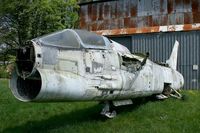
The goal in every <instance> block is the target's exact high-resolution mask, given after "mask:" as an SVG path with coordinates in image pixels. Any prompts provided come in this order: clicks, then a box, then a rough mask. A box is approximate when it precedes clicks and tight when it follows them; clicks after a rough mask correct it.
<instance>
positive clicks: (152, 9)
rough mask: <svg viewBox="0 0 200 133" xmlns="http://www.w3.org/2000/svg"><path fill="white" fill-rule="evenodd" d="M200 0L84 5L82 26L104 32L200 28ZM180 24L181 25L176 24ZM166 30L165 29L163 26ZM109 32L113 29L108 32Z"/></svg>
mask: <svg viewBox="0 0 200 133" xmlns="http://www.w3.org/2000/svg"><path fill="white" fill-rule="evenodd" d="M196 23H200V0H108V1H98V2H95V1H90V2H89V3H86V4H81V5H80V28H81V29H87V30H90V31H97V32H98V33H99V34H103V35H119V34H123V35H125V34H133V33H149V32H159V30H160V26H169V27H166V28H167V31H180V25H181V29H182V30H183V31H187V30H197V29H198V30H199V29H200V26H193V24H196ZM174 25H179V26H177V27H176V26H174ZM161 29H162V28H161ZM108 31H109V32H108Z"/></svg>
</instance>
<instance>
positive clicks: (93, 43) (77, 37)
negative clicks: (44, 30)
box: [34, 29, 109, 49]
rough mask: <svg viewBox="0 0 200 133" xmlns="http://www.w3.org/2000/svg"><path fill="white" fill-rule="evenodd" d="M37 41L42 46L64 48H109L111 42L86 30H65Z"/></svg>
mask: <svg viewBox="0 0 200 133" xmlns="http://www.w3.org/2000/svg"><path fill="white" fill-rule="evenodd" d="M36 39H37V41H39V43H41V44H42V45H47V46H56V47H62V48H76V49H77V48H94V49H95V48H98V49H108V48H109V47H107V46H108V45H109V40H108V39H107V38H106V37H103V36H99V35H97V34H95V33H92V32H88V31H85V30H72V29H65V30H62V31H58V32H54V33H51V34H48V35H44V36H42V37H39V38H36ZM34 40H35V39H34Z"/></svg>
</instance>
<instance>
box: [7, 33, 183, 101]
mask: <svg viewBox="0 0 200 133" xmlns="http://www.w3.org/2000/svg"><path fill="white" fill-rule="evenodd" d="M68 34H71V35H72V37H70V38H69V39H70V41H72V40H73V39H75V40H74V41H75V42H77V43H74V41H72V42H71V43H70V44H69V42H68V40H65V41H64V43H63V42H62V41H63V39H66V38H67V36H64V37H63V35H68ZM49 36H50V37H49ZM73 37H74V38H73ZM88 38H89V39H88ZM56 39H58V40H56ZM71 39H72V40H71ZM54 43H56V44H55V45H54ZM73 43H74V45H72V44H73ZM63 44H64V45H63ZM75 45H76V46H75ZM174 49H175V50H173V52H172V55H171V57H170V58H169V60H168V64H162V65H159V64H156V63H154V62H152V61H150V60H149V59H148V58H147V56H144V55H135V54H131V53H130V52H129V51H128V49H127V48H126V47H124V46H122V45H120V44H118V43H116V42H114V41H109V40H108V39H107V38H105V37H103V36H98V35H96V34H93V33H90V32H86V31H80V30H63V31H60V32H58V33H53V34H50V35H47V36H45V37H40V38H36V39H33V40H32V41H31V45H30V46H29V47H26V48H22V49H20V50H19V51H18V55H17V62H16V69H15V70H14V71H13V74H12V77H11V80H10V88H11V90H12V93H13V94H14V96H15V97H16V98H17V99H19V100H21V101H24V102H29V101H33V102H42V101H89V100H96V101H115V100H124V99H133V98H136V97H143V96H150V95H153V94H162V93H163V90H164V89H165V87H170V88H173V89H174V90H179V89H181V88H182V87H183V84H184V79H183V76H182V75H181V74H180V73H179V72H177V71H176V60H177V50H178V42H176V44H175V46H174ZM33 52H34V53H33ZM27 62H29V64H30V65H28V66H26V63H27ZM32 63H33V65H32ZM116 104H118V103H116Z"/></svg>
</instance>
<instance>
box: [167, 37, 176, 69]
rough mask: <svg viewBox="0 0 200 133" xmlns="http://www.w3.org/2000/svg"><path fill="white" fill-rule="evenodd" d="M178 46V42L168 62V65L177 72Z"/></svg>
mask: <svg viewBox="0 0 200 133" xmlns="http://www.w3.org/2000/svg"><path fill="white" fill-rule="evenodd" d="M178 46H179V42H178V41H177V40H176V42H175V44H174V47H173V50H172V53H171V55H170V58H169V59H168V60H167V61H166V63H167V64H168V65H169V66H170V67H171V68H172V69H175V70H176V67H177V56H178Z"/></svg>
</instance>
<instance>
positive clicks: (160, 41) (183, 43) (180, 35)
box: [132, 31, 200, 89]
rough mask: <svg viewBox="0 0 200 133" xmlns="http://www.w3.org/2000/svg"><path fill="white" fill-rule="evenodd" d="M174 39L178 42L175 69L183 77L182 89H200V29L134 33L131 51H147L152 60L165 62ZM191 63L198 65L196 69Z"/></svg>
mask: <svg viewBox="0 0 200 133" xmlns="http://www.w3.org/2000/svg"><path fill="white" fill-rule="evenodd" d="M175 40H178V41H179V43H180V48H179V54H178V66H177V69H178V71H180V72H181V73H182V74H183V76H184V78H185V86H184V89H200V86H199V85H200V83H199V82H200V73H199V69H200V57H199V56H200V31H190V32H171V33H154V34H136V35H133V36H132V52H133V53H138V52H142V53H146V52H149V53H150V59H152V60H153V61H159V62H165V61H166V60H167V59H168V58H169V56H170V54H171V51H172V48H173V45H174V42H175ZM193 65H198V67H199V68H198V70H193Z"/></svg>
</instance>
